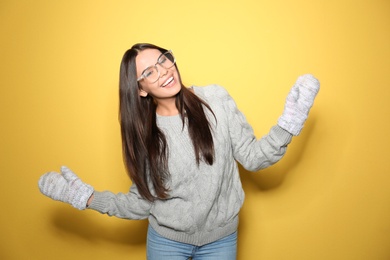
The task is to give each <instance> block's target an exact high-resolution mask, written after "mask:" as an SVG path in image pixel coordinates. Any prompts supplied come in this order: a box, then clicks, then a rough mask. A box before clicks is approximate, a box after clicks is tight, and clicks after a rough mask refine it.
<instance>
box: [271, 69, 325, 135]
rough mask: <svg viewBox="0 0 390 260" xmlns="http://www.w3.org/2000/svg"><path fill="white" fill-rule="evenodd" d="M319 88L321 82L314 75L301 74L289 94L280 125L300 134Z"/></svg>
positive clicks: (290, 131) (295, 133) (292, 132)
mask: <svg viewBox="0 0 390 260" xmlns="http://www.w3.org/2000/svg"><path fill="white" fill-rule="evenodd" d="M319 90H320V83H319V81H318V80H317V79H316V78H315V77H314V76H313V75H310V74H306V75H303V76H300V77H299V78H298V80H297V81H296V83H295V84H294V86H293V87H292V88H291V90H290V92H289V93H288V95H287V99H286V103H285V106H284V111H283V114H282V116H281V117H279V120H278V125H279V126H280V127H282V128H283V129H284V130H286V131H288V132H289V133H291V134H292V135H299V133H300V132H301V130H302V128H303V124H304V123H305V121H306V119H307V116H308V114H309V111H310V108H311V107H312V105H313V102H314V98H315V97H316V95H317V93H318V91H319Z"/></svg>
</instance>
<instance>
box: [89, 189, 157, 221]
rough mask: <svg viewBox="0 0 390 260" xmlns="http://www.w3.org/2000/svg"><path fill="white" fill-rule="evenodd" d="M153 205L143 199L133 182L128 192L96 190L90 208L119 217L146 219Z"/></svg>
mask: <svg viewBox="0 0 390 260" xmlns="http://www.w3.org/2000/svg"><path fill="white" fill-rule="evenodd" d="M151 206H152V203H151V202H149V201H148V200H145V199H143V198H142V197H141V195H140V194H139V193H138V189H137V187H136V185H134V184H133V185H132V186H131V188H130V191H129V192H128V193H126V194H124V193H117V194H114V193H113V192H110V191H103V192H99V191H95V192H94V198H93V200H92V202H91V204H90V205H89V207H88V208H89V209H93V210H96V211H98V212H100V213H102V214H107V215H109V216H115V217H118V218H126V219H145V218H148V217H149V214H150V208H151Z"/></svg>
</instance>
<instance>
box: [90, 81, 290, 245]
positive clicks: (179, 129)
mask: <svg viewBox="0 0 390 260" xmlns="http://www.w3.org/2000/svg"><path fill="white" fill-rule="evenodd" d="M194 91H195V94H196V95H198V96H199V97H200V98H202V99H203V100H205V101H206V102H207V103H208V104H209V105H210V107H211V108H212V110H213V112H214V114H215V116H216V120H215V119H214V117H213V116H212V114H211V113H210V112H208V111H207V110H206V113H207V116H208V118H209V119H210V122H211V125H212V127H213V138H214V146H215V162H214V164H213V165H211V166H210V165H207V164H206V163H200V165H199V166H197V164H196V160H195V154H194V149H193V145H192V142H191V139H190V137H189V134H188V129H187V125H185V127H184V128H183V124H182V121H181V118H180V116H179V115H177V116H168V117H163V116H158V117H157V124H158V126H159V127H160V128H161V129H162V131H163V132H164V134H165V135H166V138H167V142H168V147H169V171H170V180H169V182H168V183H167V185H168V187H169V189H170V196H169V198H168V199H166V200H158V201H155V202H154V203H150V202H148V201H145V200H144V199H142V198H141V197H140V195H139V194H138V192H137V188H136V187H135V185H132V187H131V188H130V192H129V193H127V194H124V193H119V194H114V193H111V192H108V191H105V192H96V191H95V198H94V200H93V201H92V203H91V204H90V206H89V208H91V209H94V210H97V211H99V212H101V213H106V214H108V215H114V216H117V217H121V218H128V219H143V218H148V219H149V222H150V225H152V227H153V228H154V229H155V230H156V231H157V232H158V233H159V234H161V235H162V236H164V237H166V238H169V239H172V240H175V241H179V242H183V243H189V244H193V245H198V246H201V245H204V244H207V243H210V242H213V241H216V240H218V239H220V238H222V237H224V236H227V235H229V234H231V233H233V232H234V231H236V229H237V226H238V213H239V211H240V208H241V206H242V204H243V202H244V197H245V196H244V191H243V189H242V186H241V181H240V176H239V172H238V167H237V163H236V161H238V162H239V163H240V164H242V166H243V167H244V168H246V169H248V170H250V171H257V170H259V169H262V168H266V167H268V166H270V165H272V164H273V163H275V162H277V161H279V160H280V159H281V158H282V156H283V155H284V153H285V151H286V147H287V145H288V144H289V143H290V141H291V138H292V135H291V134H290V133H288V132H287V131H285V130H284V129H282V128H281V127H279V126H274V127H272V128H271V130H270V132H269V134H268V135H266V136H264V137H263V138H261V139H259V140H257V139H256V138H255V136H254V133H253V129H252V127H251V126H250V125H249V124H248V123H247V121H246V119H245V117H244V115H243V114H242V113H241V112H240V111H239V110H238V109H237V106H236V104H235V102H234V101H233V99H232V98H231V97H230V95H229V94H228V93H227V91H226V90H225V89H224V88H222V87H220V86H217V85H210V86H207V87H194Z"/></svg>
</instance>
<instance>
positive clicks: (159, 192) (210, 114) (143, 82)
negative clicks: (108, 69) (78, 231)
mask: <svg viewBox="0 0 390 260" xmlns="http://www.w3.org/2000/svg"><path fill="white" fill-rule="evenodd" d="M318 91H319V82H318V81H317V80H316V79H315V78H314V77H313V76H311V75H304V76H301V77H299V78H298V80H297V82H296V83H295V84H294V86H293V87H292V89H291V91H290V93H289V94H288V96H287V100H286V104H285V109H284V111H283V114H282V115H281V117H280V118H279V119H278V123H277V125H275V126H273V127H272V128H271V129H270V132H269V133H268V135H266V136H264V137H263V138H261V139H259V140H257V139H256V137H255V136H254V133H253V130H252V128H251V126H250V125H249V124H248V123H247V121H246V119H245V117H244V115H243V114H242V113H241V112H240V111H239V110H238V109H237V106H236V104H235V102H234V101H233V99H232V98H231V97H230V96H229V94H228V93H227V91H226V90H225V89H223V88H222V87H220V86H218V85H210V86H206V87H196V86H193V87H191V88H186V87H185V86H184V85H183V84H182V81H181V79H180V73H179V70H178V68H177V65H176V60H175V57H174V56H173V53H172V52H171V51H168V50H166V49H163V48H161V47H158V46H155V45H152V44H136V45H134V46H133V47H132V48H131V49H129V50H128V51H127V52H126V53H125V54H124V57H123V59H122V63H121V68H120V123H121V134H122V145H123V155H124V162H125V165H126V168H127V171H128V174H129V176H130V178H131V180H132V182H133V184H132V186H131V187H130V191H129V192H128V193H126V194H124V193H118V194H114V193H112V192H109V191H104V192H99V191H95V190H94V189H93V188H92V187H91V186H90V185H88V184H85V183H83V182H82V181H81V180H80V179H79V178H78V177H77V176H76V175H75V174H74V173H73V172H72V171H71V170H70V169H68V168H66V167H62V168H61V173H56V172H49V173H46V174H45V175H43V176H42V177H41V178H40V180H39V188H40V190H41V192H42V193H43V194H45V195H46V196H48V197H50V198H52V199H54V200H59V201H63V202H66V203H69V204H71V205H72V206H73V207H75V208H77V209H80V210H83V209H86V208H88V209H93V210H96V211H98V212H101V213H105V214H108V215H110V216H116V217H120V218H126V219H145V218H148V220H149V228H148V236H147V257H148V259H169V260H175V259H189V258H192V259H194V260H195V259H223V260H233V259H236V250H237V226H238V215H239V211H240V208H241V206H242V204H243V202H244V192H243V189H242V186H241V182H240V177H239V172H238V168H237V163H236V162H239V163H240V164H241V165H242V166H243V167H244V168H245V169H247V170H249V171H258V170H259V169H263V168H266V167H268V166H270V165H272V164H274V163H276V162H277V161H279V160H280V159H281V158H282V156H283V155H284V154H285V152H286V148H287V145H288V144H289V143H290V141H291V138H292V136H294V135H295V136H296V135H298V134H299V133H300V131H301V129H302V127H303V124H304V122H305V120H306V118H307V116H308V113H309V110H310V108H311V106H312V104H313V102H314V98H315V96H316V94H317V92H318Z"/></svg>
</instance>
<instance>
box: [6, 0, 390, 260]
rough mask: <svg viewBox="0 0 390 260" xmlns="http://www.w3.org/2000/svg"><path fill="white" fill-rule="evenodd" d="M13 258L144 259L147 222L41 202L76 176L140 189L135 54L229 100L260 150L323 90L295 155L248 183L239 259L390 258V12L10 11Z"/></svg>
mask: <svg viewBox="0 0 390 260" xmlns="http://www.w3.org/2000/svg"><path fill="white" fill-rule="evenodd" d="M0 37H1V38H0V58H1V59H0V118H1V128H0V140H1V143H0V152H1V156H0V160H1V163H0V174H1V182H0V185H1V186H0V198H1V200H0V201H1V209H2V212H1V216H0V225H1V231H0V234H1V235H0V259H18V260H19V259H144V258H145V238H146V227H147V222H146V221H129V220H121V219H116V218H110V217H107V216H103V215H100V214H98V213H96V212H94V211H88V210H87V211H77V210H75V209H73V208H72V207H71V206H69V205H67V204H64V203H59V202H55V201H52V200H50V199H48V198H46V197H44V196H43V195H41V194H40V192H39V190H38V186H37V181H38V178H39V176H40V175H41V174H43V173H45V172H47V171H51V170H56V171H58V170H59V168H60V166H61V165H63V164H65V165H68V166H69V167H70V168H71V169H73V170H74V171H75V172H76V173H77V174H78V175H79V176H80V177H81V178H82V180H84V181H85V182H87V183H90V184H91V185H93V186H94V187H95V189H97V190H105V189H108V190H111V191H114V192H119V191H122V192H126V191H127V190H128V188H129V186H130V181H129V180H128V178H127V176H126V173H125V171H124V167H123V163H122V155H121V144H120V132H119V123H118V116H117V110H118V76H119V63H120V60H121V57H122V55H123V53H124V52H125V51H126V50H127V49H128V48H130V47H131V45H133V44H134V43H136V42H151V43H155V44H157V45H161V46H164V47H166V48H169V49H172V50H173V51H174V53H175V55H176V57H177V60H178V66H179V68H180V70H181V74H182V78H183V80H184V83H185V84H186V85H192V84H194V85H206V84H210V83H217V84H220V85H223V86H224V87H226V88H227V89H228V91H229V92H230V94H231V95H232V96H233V97H234V98H235V100H236V102H237V104H238V106H239V108H240V109H241V110H242V111H243V112H244V113H245V115H246V116H247V119H248V120H249V122H250V123H251V124H252V126H253V127H254V129H255V132H256V135H257V136H258V137H261V136H262V135H264V134H266V133H267V132H268V130H269V129H270V127H271V126H272V125H274V124H275V123H276V120H277V118H278V117H279V115H280V114H281V112H282V111H283V106H284V100H285V97H286V95H287V93H288V91H289V89H290V87H291V86H292V84H293V83H294V82H295V80H296V78H297V77H298V76H299V75H301V74H304V73H313V74H314V75H316V76H317V77H318V78H319V79H320V81H321V84H322V85H321V87H322V88H321V91H320V93H319V95H318V97H317V99H316V102H315V106H314V107H313V109H312V111H311V114H310V117H309V120H308V121H307V124H306V126H305V128H304V130H303V132H302V133H301V135H300V136H299V137H296V138H294V140H293V142H292V144H291V145H290V148H289V150H288V153H287V155H286V157H285V158H284V159H283V160H282V161H281V162H279V163H278V164H277V165H275V166H273V167H270V168H269V169H267V170H264V171H261V172H258V173H248V172H246V171H244V170H242V171H241V175H242V181H243V186H244V188H245V191H246V201H245V204H244V207H243V209H242V211H241V222H240V228H239V245H238V259H241V260H247V259H264V260H269V259H270V260H274V259H276V260H285V259H293V260H295V259H297V260H306V259H308V260H312V259H316V260H317V259H319V260H322V259H324V260H325V259H326V260H328V259H343V260H345V259H354V260H355V259H359V260H360V259H362V260H366V259H375V260H378V259H383V260H385V259H390V248H389V245H390V170H389V168H390V167H389V166H390V158H389V152H388V151H389V145H390V137H389V132H390V123H389V110H390V105H389V102H390V1H388V0H370V1H369V0H367V1H363V0H362V1H356V0H355V1H353V0H345V1H342V0H341V1H339V0H330V1H329V0H327V1H325V0H323V1H310V0H296V1H282V0H275V1H264V0H242V1H230V0H229V1H226V0H216V1H210V0H197V1H179V0H166V1H154V0H151V1H124V0H122V1H96V0H95V1H92V0H90V1H79V0H77V1H76V0H71V1H49V0H47V1H45V0H37V1H27V0H24V1H23V0H19V1H18V0H16V1H13V0H2V1H0Z"/></svg>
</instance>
